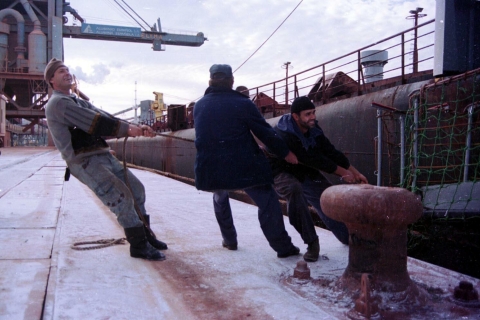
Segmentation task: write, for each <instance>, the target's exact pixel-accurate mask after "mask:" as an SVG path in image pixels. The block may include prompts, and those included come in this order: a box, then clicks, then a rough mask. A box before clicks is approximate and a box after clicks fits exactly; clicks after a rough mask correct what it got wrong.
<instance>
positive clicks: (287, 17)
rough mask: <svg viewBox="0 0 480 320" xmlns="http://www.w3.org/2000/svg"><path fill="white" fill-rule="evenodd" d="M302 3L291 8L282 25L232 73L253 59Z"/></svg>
mask: <svg viewBox="0 0 480 320" xmlns="http://www.w3.org/2000/svg"><path fill="white" fill-rule="evenodd" d="M302 2H303V0H301V1H300V2H299V3H298V4H297V6H296V7H295V8H293V10H292V12H290V13H289V14H288V16H287V17H286V18H285V19H284V20H283V21H282V23H281V24H280V25H279V26H278V27H277V29H275V31H273V33H272V34H271V35H270V36H269V37H268V38H267V40H265V41H264V42H263V43H262V44H261V45H260V47H258V49H257V50H255V51H254V52H253V53H252V54H251V55H250V57H248V58H247V60H245V61H244V62H243V63H242V64H241V65H240V66H239V67H238V68H237V69H235V71H233V73H235V72H236V71H237V70H238V69H240V68H241V67H242V66H243V65H244V64H245V63H246V62H247V61H248V60H250V58H251V57H253V56H254V55H255V54H256V53H257V52H258V50H260V49H261V48H262V47H263V45H264V44H265V43H267V41H268V40H270V38H271V37H272V36H273V35H274V34H275V33H276V32H277V31H278V29H280V27H281V26H282V25H283V24H284V23H285V21H287V19H288V18H289V17H290V16H291V15H292V14H293V12H294V11H295V10H297V8H298V6H300V4H301V3H302Z"/></svg>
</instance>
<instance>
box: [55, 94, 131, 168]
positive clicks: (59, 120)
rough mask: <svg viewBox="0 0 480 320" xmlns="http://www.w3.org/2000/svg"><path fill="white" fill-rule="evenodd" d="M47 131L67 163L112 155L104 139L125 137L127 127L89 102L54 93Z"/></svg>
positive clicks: (126, 124) (125, 123)
mask: <svg viewBox="0 0 480 320" xmlns="http://www.w3.org/2000/svg"><path fill="white" fill-rule="evenodd" d="M45 115H46V117H47V123H48V129H49V130H50V133H51V135H52V138H53V142H54V143H55V146H56V147H57V149H58V150H59V151H60V153H61V154H62V158H63V159H64V160H65V161H66V162H67V164H68V163H70V162H72V161H75V162H76V161H80V160H81V159H82V158H83V157H86V156H90V155H93V154H99V153H105V152H108V151H109V146H108V144H107V143H106V142H105V140H104V139H103V138H102V137H106V136H108V137H126V136H127V134H128V123H127V122H125V121H123V120H121V119H118V118H115V117H113V116H112V115H110V114H108V113H107V112H104V111H103V110H100V109H98V108H96V107H95V106H94V105H92V104H91V103H90V102H88V101H85V100H82V99H80V98H77V97H76V96H75V95H73V94H72V95H66V94H64V93H62V92H60V91H57V90H54V91H53V94H52V96H51V97H50V99H49V100H48V102H47V105H46V107H45Z"/></svg>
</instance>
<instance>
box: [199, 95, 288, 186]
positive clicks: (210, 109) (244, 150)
mask: <svg viewBox="0 0 480 320" xmlns="http://www.w3.org/2000/svg"><path fill="white" fill-rule="evenodd" d="M193 117H194V123H195V147H196V148H197V156H196V159H195V185H196V187H197V189H199V190H207V191H212V190H235V189H245V188H248V187H252V186H256V185H262V184H271V183H273V178H272V171H271V168H270V165H269V163H268V161H267V159H266V157H265V155H264V154H263V152H262V151H261V150H260V148H259V146H258V144H257V142H256V141H255V139H254V137H253V136H252V133H253V134H254V135H255V136H256V137H257V138H258V139H259V140H260V141H261V142H263V143H264V144H265V145H266V146H267V147H268V148H269V150H271V151H272V152H273V153H275V154H276V155H277V156H278V157H280V158H282V159H283V158H285V157H286V156H287V154H288V152H289V150H288V147H287V146H286V144H285V143H284V142H283V140H282V139H280V137H279V136H278V135H277V133H276V132H275V130H273V128H272V127H271V126H270V125H269V124H268V123H267V122H266V121H265V119H264V118H263V117H262V115H261V114H260V112H259V111H258V109H257V107H256V106H255V105H254V104H253V103H252V101H250V99H248V98H247V97H245V96H244V95H242V94H241V93H239V92H236V91H234V90H232V89H227V88H221V87H208V88H207V90H206V91H205V96H204V97H203V98H201V99H200V100H199V101H198V102H197V103H196V104H195V108H194V111H193Z"/></svg>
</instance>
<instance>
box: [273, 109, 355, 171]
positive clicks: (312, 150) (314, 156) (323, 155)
mask: <svg viewBox="0 0 480 320" xmlns="http://www.w3.org/2000/svg"><path fill="white" fill-rule="evenodd" d="M275 130H276V131H277V133H278V134H279V135H280V137H282V139H283V140H284V141H285V142H286V143H287V146H288V148H289V149H290V150H291V151H292V152H293V153H295V155H296V156H297V159H298V162H300V163H301V164H298V165H292V164H289V163H288V162H286V161H285V160H284V159H281V158H277V157H270V158H269V159H270V161H271V164H272V170H273V174H274V176H275V175H277V174H279V173H281V172H288V173H290V174H293V175H294V176H295V177H296V178H297V179H299V180H300V181H303V180H304V179H305V177H310V178H312V179H315V178H316V177H318V175H319V174H320V171H319V170H321V171H324V172H327V173H333V172H334V171H335V170H337V166H340V167H342V168H345V169H348V168H349V167H350V162H349V161H348V159H347V157H346V156H345V155H344V154H343V153H342V152H341V151H339V150H337V149H335V146H334V145H333V144H331V143H330V140H328V138H327V137H326V136H325V134H324V133H323V130H322V129H321V128H320V127H319V126H318V123H317V121H315V127H313V128H310V129H309V130H308V132H307V133H306V134H303V133H302V132H301V131H300V128H299V127H298V125H297V124H296V122H295V120H294V119H293V118H292V116H291V114H285V115H283V116H282V117H281V118H280V120H279V121H278V123H277V125H276V126H275Z"/></svg>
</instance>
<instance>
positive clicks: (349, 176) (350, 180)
mask: <svg viewBox="0 0 480 320" xmlns="http://www.w3.org/2000/svg"><path fill="white" fill-rule="evenodd" d="M340 180H342V181H345V182H346V183H356V180H355V177H354V176H353V174H352V173H351V172H350V171H348V170H347V171H346V173H345V174H344V175H342V176H341V177H340Z"/></svg>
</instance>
